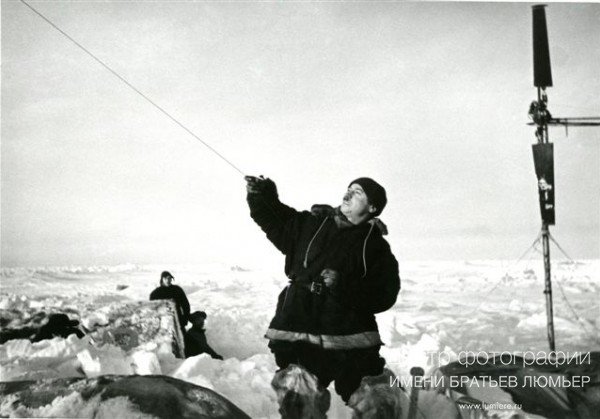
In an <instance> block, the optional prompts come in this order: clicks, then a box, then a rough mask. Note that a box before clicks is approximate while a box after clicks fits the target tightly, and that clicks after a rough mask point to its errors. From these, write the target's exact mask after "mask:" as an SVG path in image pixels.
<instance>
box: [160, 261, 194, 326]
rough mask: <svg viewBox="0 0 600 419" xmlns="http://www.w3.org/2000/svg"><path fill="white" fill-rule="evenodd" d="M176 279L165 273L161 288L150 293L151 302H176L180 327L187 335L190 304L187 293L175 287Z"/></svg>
mask: <svg viewBox="0 0 600 419" xmlns="http://www.w3.org/2000/svg"><path fill="white" fill-rule="evenodd" d="M174 280H175V278H174V277H173V275H171V274H170V273H169V272H167V271H164V272H163V273H162V274H160V286H159V287H158V288H155V289H154V291H152V293H150V301H152V300H173V301H175V309H176V310H177V318H178V320H179V327H180V328H181V331H182V332H183V334H184V335H185V325H186V324H187V322H188V317H189V315H190V303H189V301H188V299H187V296H186V295H185V291H184V290H183V289H182V288H181V287H178V286H177V285H173V281H174Z"/></svg>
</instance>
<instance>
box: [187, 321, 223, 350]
mask: <svg viewBox="0 0 600 419" xmlns="http://www.w3.org/2000/svg"><path fill="white" fill-rule="evenodd" d="M204 320H206V313H205V312H203V311H194V312H193V313H192V314H190V322H191V323H192V327H191V328H190V330H188V331H187V332H186V333H185V357H186V358H189V357H191V356H196V355H200V354H209V355H210V356H211V357H212V358H214V359H223V357H222V356H221V355H219V354H218V353H216V352H215V351H214V350H213V348H211V347H210V346H209V345H208V342H207V341H206V335H205V334H204V332H206V330H204Z"/></svg>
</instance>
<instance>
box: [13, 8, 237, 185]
mask: <svg viewBox="0 0 600 419" xmlns="http://www.w3.org/2000/svg"><path fill="white" fill-rule="evenodd" d="M19 1H20V2H21V3H23V4H24V5H25V6H27V7H28V8H29V9H31V10H32V11H33V12H34V13H35V14H36V15H38V16H39V17H41V18H42V19H43V20H45V21H46V23H48V24H49V25H50V26H52V27H53V28H54V29H56V30H57V31H58V32H60V33H61V34H63V35H64V36H65V37H66V38H67V39H68V40H70V41H71V42H73V43H74V44H75V45H77V46H78V47H79V48H80V49H81V50H82V51H84V52H85V53H86V54H87V55H89V56H90V57H92V58H93V59H94V60H95V61H96V62H97V63H98V64H100V65H101V66H102V67H104V68H105V69H107V70H108V71H110V72H111V73H112V74H113V75H114V76H115V77H117V78H118V79H119V80H121V81H122V82H123V83H124V84H125V85H126V86H127V87H129V88H130V89H131V90H133V91H134V92H136V93H137V94H138V95H140V96H141V97H143V98H144V99H146V101H148V102H149V103H150V104H151V105H152V106H154V107H155V108H156V109H158V110H159V111H160V112H162V113H163V114H164V115H166V116H167V117H168V118H169V119H170V120H171V121H173V122H175V123H176V124H177V125H179V127H181V128H183V129H184V130H185V131H186V132H187V133H188V134H190V135H191V136H192V137H194V138H195V139H196V140H198V141H200V142H201V143H202V144H204V146H205V147H206V148H208V149H209V150H210V151H212V152H213V153H214V154H216V155H217V156H219V157H220V158H221V159H222V160H223V161H224V162H226V163H227V164H228V165H229V166H231V167H232V168H233V169H235V170H236V171H237V172H239V173H241V174H242V175H243V176H245V173H244V172H243V171H242V170H241V169H239V168H238V167H237V166H236V165H235V164H233V163H232V162H231V161H229V160H228V159H227V158H226V157H225V156H223V155H222V154H221V153H219V152H218V151H217V150H215V149H214V148H213V147H212V146H211V145H210V144H208V143H207V142H206V141H204V140H203V139H202V138H200V137H199V136H197V135H196V134H195V133H194V132H193V131H192V130H190V129H189V128H187V127H186V126H185V125H183V124H182V123H181V122H179V121H178V120H177V119H176V118H175V117H173V116H172V115H171V114H170V113H169V112H167V111H166V110H165V109H163V108H162V107H161V106H160V105H158V104H157V103H156V102H154V101H153V100H152V99H150V98H149V97H148V96H146V95H145V94H144V93H142V92H141V91H140V90H139V89H138V88H137V87H135V86H134V85H132V84H131V83H130V82H128V81H127V80H126V79H125V78H123V77H122V76H121V75H120V74H119V73H117V72H116V71H115V70H113V69H112V68H111V67H110V66H108V65H107V64H105V63H104V62H103V61H102V60H101V59H100V58H98V57H96V56H95V55H94V54H92V53H91V52H90V51H89V50H87V49H86V48H85V47H84V46H83V45H81V44H80V43H79V42H77V41H76V40H75V39H73V38H72V37H71V36H70V35H69V34H68V33H66V32H65V31H63V30H62V29H60V28H59V27H58V26H56V25H55V24H54V23H53V22H52V21H51V20H50V19H48V18H47V17H46V16H44V15H43V14H42V13H40V12H39V11H37V10H36V9H35V8H34V7H32V6H31V5H29V4H28V3H27V2H26V1H24V0H19Z"/></svg>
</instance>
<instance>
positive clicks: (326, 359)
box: [269, 341, 385, 403]
mask: <svg viewBox="0 0 600 419" xmlns="http://www.w3.org/2000/svg"><path fill="white" fill-rule="evenodd" d="M269 347H270V348H271V352H273V354H274V355H275V362H276V363H277V366H278V367H279V368H280V369H284V368H286V367H287V366H289V365H290V364H296V365H300V366H302V367H304V368H305V369H306V370H308V371H309V372H311V373H312V374H314V375H315V376H316V377H317V379H318V380H319V383H320V384H321V385H322V386H323V387H325V388H327V387H328V386H329V384H331V382H332V381H334V382H335V391H336V393H337V394H339V395H340V396H341V398H342V400H344V402H346V403H348V400H349V399H350V396H351V395H352V393H354V392H355V391H356V389H357V388H358V387H359V386H360V382H361V380H362V379H363V377H366V376H375V375H379V374H381V373H383V366H384V365H385V360H384V359H383V358H381V357H380V356H379V346H377V347H373V348H360V349H343V350H337V349H336V350H333V349H323V348H321V347H319V346H316V345H312V344H310V343H307V342H287V341H271V342H270V343H269Z"/></svg>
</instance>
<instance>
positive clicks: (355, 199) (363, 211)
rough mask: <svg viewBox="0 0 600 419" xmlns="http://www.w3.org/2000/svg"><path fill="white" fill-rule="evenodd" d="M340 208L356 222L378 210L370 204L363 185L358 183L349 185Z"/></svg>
mask: <svg viewBox="0 0 600 419" xmlns="http://www.w3.org/2000/svg"><path fill="white" fill-rule="evenodd" d="M340 209H341V211H342V214H344V215H345V216H346V217H347V218H348V219H349V220H350V221H351V222H353V223H355V224H358V223H360V222H362V221H363V220H364V219H368V218H370V214H371V213H373V212H375V211H376V209H375V207H374V206H373V205H371V204H369V199H368V198H367V194H366V193H365V191H364V190H363V188H362V186H360V185H359V184H357V183H353V184H352V185H350V186H349V187H348V191H347V192H346V194H345V195H344V199H343V200H342V205H341V207H340Z"/></svg>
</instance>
